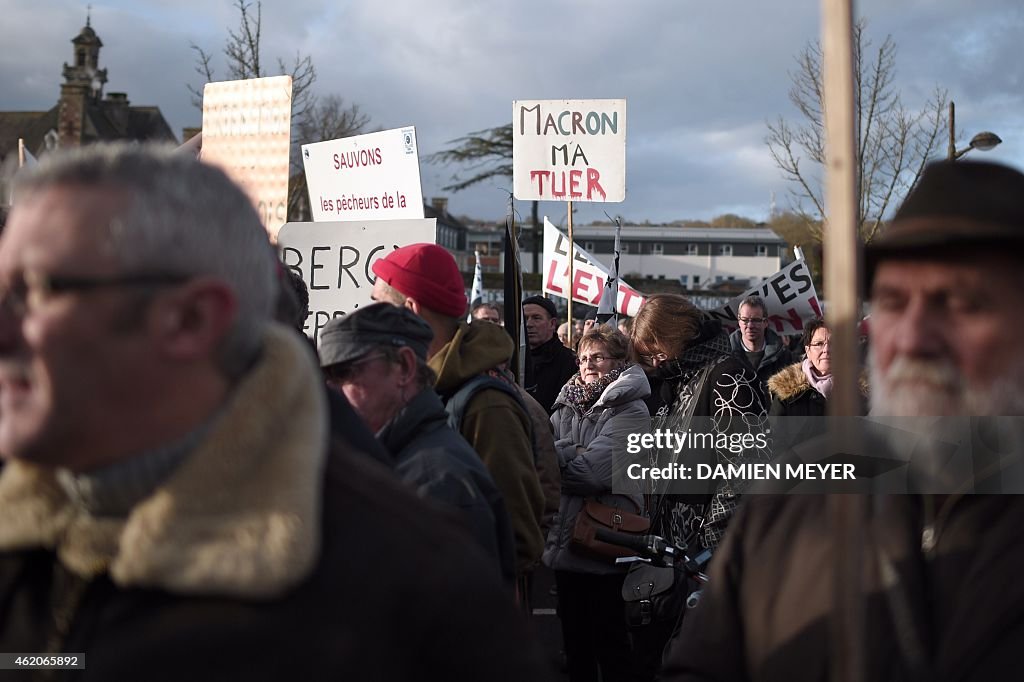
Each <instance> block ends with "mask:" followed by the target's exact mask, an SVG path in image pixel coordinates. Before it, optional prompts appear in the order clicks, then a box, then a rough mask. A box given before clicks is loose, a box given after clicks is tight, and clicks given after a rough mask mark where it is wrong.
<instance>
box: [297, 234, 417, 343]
mask: <svg viewBox="0 0 1024 682" xmlns="http://www.w3.org/2000/svg"><path fill="white" fill-rule="evenodd" d="M436 235H437V221H436V220H435V219H434V218H429V219H419V220H380V221H372V222H371V221H363V222H332V223H287V224H285V225H284V226H283V227H282V228H281V231H280V232H279V233H278V244H279V245H280V246H281V260H282V262H283V263H284V265H285V266H286V267H287V268H289V269H291V270H293V271H294V272H296V273H298V274H299V275H300V276H301V277H302V281H303V282H305V283H306V286H307V287H308V288H309V310H310V315H309V317H308V318H306V325H305V326H304V327H303V329H304V331H305V332H306V334H308V335H309V336H310V337H311V338H312V339H313V340H314V341H317V337H318V334H319V332H320V330H321V329H323V327H324V325H326V324H327V323H328V322H329V321H330V320H331V318H334V317H338V316H340V315H344V314H346V313H349V312H351V311H353V310H355V309H356V308H358V307H359V306H363V305H368V304H370V303H372V302H373V301H372V299H371V298H370V294H371V293H372V292H373V283H374V282H375V281H376V279H377V278H376V277H375V276H374V274H373V270H371V266H372V265H373V262H374V261H375V260H377V259H378V258H383V257H384V256H386V255H388V254H389V253H391V252H392V251H394V250H395V249H397V248H399V247H402V246H407V245H409V244H418V243H421V242H431V243H434V242H435V241H436Z"/></svg>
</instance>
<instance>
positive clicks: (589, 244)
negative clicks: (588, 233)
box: [583, 242, 594, 253]
mask: <svg viewBox="0 0 1024 682" xmlns="http://www.w3.org/2000/svg"><path fill="white" fill-rule="evenodd" d="M583 250H584V251H587V252H589V253H594V242H583Z"/></svg>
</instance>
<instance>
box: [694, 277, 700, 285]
mask: <svg viewBox="0 0 1024 682" xmlns="http://www.w3.org/2000/svg"><path fill="white" fill-rule="evenodd" d="M698 284H700V275H694V276H693V286H697V285H698Z"/></svg>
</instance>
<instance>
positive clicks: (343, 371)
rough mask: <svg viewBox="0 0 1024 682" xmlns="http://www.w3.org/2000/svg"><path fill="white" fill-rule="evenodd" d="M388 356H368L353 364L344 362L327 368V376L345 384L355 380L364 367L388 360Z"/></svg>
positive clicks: (380, 354) (379, 354) (381, 354)
mask: <svg viewBox="0 0 1024 682" xmlns="http://www.w3.org/2000/svg"><path fill="white" fill-rule="evenodd" d="M387 359H388V356H387V355H384V354H383V353H378V354H376V355H367V356H366V357H364V358H359V359H358V360H353V361H352V362H344V363H341V364H338V365H334V366H333V367H328V368H327V376H328V377H329V378H331V379H333V380H334V381H337V382H339V383H342V384H345V383H348V382H350V381H352V379H354V378H355V376H356V375H357V374H359V368H360V367H363V366H364V365H368V364H370V363H371V362H373V361H375V360H387Z"/></svg>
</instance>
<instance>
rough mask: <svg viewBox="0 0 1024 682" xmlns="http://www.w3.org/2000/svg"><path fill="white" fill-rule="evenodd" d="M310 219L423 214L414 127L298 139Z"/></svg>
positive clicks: (407, 216)
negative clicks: (309, 140)
mask: <svg viewBox="0 0 1024 682" xmlns="http://www.w3.org/2000/svg"><path fill="white" fill-rule="evenodd" d="M302 163H303V166H304V167H305V170H306V185H307V187H308V188H309V204H310V207H311V209H312V213H313V221H314V222H324V221H331V220H333V221H352V220H400V219H411V218H423V188H422V186H421V184H420V163H419V154H418V152H417V149H416V128H414V127H412V126H409V127H407V128H395V129H393V130H382V131H381V132H379V133H369V134H368V135H356V136H354V137H344V138H341V139H340V140H330V141H327V142H315V143H313V144H304V145H302Z"/></svg>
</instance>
